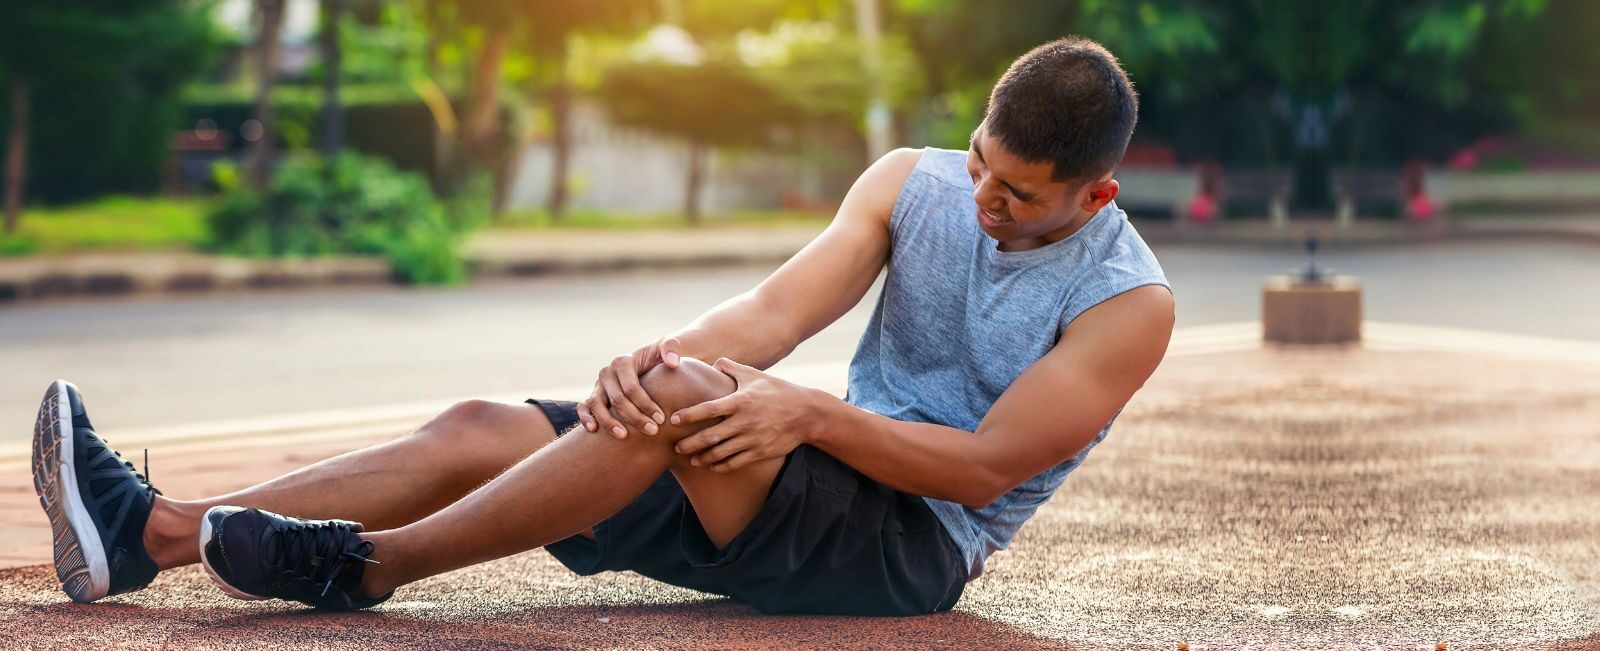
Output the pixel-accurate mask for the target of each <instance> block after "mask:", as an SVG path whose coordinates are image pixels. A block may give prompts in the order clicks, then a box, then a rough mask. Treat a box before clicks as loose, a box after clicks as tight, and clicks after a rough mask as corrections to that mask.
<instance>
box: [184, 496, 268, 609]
mask: <svg viewBox="0 0 1600 651" xmlns="http://www.w3.org/2000/svg"><path fill="white" fill-rule="evenodd" d="M233 508H237V507H232V506H213V507H211V508H209V509H206V513H205V515H203V516H200V566H201V567H204V568H206V576H209V577H211V582H212V583H215V584H217V587H218V588H222V591H223V592H226V593H228V596H230V597H233V598H234V599H242V600H244V601H262V600H264V599H267V597H262V596H258V595H253V594H250V593H248V592H243V591H240V590H239V589H238V588H235V587H233V586H231V585H228V582H227V581H224V580H222V575H220V574H217V570H216V568H213V567H211V558H210V557H209V556H206V543H208V542H210V541H211V533H212V529H211V514H212V513H214V512H216V511H219V510H222V509H233Z"/></svg>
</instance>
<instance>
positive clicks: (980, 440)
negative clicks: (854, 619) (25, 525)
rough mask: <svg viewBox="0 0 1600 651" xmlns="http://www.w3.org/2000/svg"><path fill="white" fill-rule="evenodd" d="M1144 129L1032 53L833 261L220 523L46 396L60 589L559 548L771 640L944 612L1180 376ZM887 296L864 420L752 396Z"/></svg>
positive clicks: (349, 571)
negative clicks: (575, 377) (1134, 409)
mask: <svg viewBox="0 0 1600 651" xmlns="http://www.w3.org/2000/svg"><path fill="white" fill-rule="evenodd" d="M1136 114H1137V99H1136V95H1135V94H1134V91H1133V87H1132V85H1131V84H1130V82H1129V81H1128V79H1127V77H1126V75H1125V74H1124V73H1123V72H1122V70H1121V69H1120V67H1119V66H1118V64H1117V62H1116V60H1115V58H1113V57H1112V55H1111V54H1110V53H1109V52H1107V51H1106V50H1105V49H1104V48H1101V47H1100V46H1099V45H1097V44H1095V43H1093V42H1090V41H1086V40H1080V39H1064V40H1060V41H1056V42H1052V43H1049V44H1046V45H1043V46H1040V47H1039V48H1036V49H1034V50H1033V51H1031V52H1029V53H1028V54H1027V55H1025V56H1023V57H1022V58H1020V59H1018V60H1017V61H1016V62H1015V63H1014V64H1013V65H1012V66H1011V68H1010V69H1009V70H1008V71H1007V72H1006V73H1005V75H1004V76H1003V77H1002V78H1001V79H1000V81H999V82H998V83H997V84H996V85H995V88H994V90H993V93H992V95H991V97H990V102H989V107H988V110H987V112H986V115H985V119H984V121H983V123H982V124H980V125H979V126H978V127H977V129H976V131H974V133H973V136H972V142H971V148H970V150H969V151H967V152H965V153H963V152H956V151H944V150H934V149H928V150H924V151H915V150H899V151H895V152H892V153H890V154H888V155H886V156H884V157H883V158H882V159H880V160H878V161H877V162H876V163H874V164H873V165H872V166H871V167H870V168H869V169H868V170H867V171H866V172H865V173H863V174H862V176H861V178H860V179H859V180H858V181H857V182H856V183H855V185H854V186H853V187H852V188H851V190H850V192H849V193H848V195H847V196H846V197H845V199H844V201H843V203H842V205H841V207H840V209H839V212H838V215H837V217H835V219H834V221H833V223H832V225H830V226H829V227H828V229H827V230H826V231H825V232H823V234H822V235H820V236H819V237H818V238H817V239H816V240H815V241H814V242H812V243H811V244H810V245H808V246H807V247H806V248H805V249H804V250H803V251H801V252H800V253H799V254H797V255H796V256H795V257H794V258H793V259H791V260H789V261H788V262H787V263H786V264H784V265H783V267H782V268H780V269H778V270H777V271H776V272H774V273H773V274H772V276H771V277H769V278H767V279H766V280H765V281H763V282H762V283H761V284H760V285H759V286H758V287H756V288H755V289H753V290H751V291H749V292H747V293H745V294H742V295H740V296H737V297H735V298H733V299H730V300H729V301H727V302H725V303H723V304H722V305H719V306H717V307H716V308H714V309H712V310H711V311H709V312H707V313H706V314H704V315H703V316H701V317H700V318H699V319H697V320H696V321H694V322H693V323H691V324H689V325H688V326H686V327H684V328H683V329H681V330H679V331H678V332H676V333H672V334H671V335H670V336H667V337H664V338H662V339H661V340H659V341H657V342H654V343H651V344H649V345H646V346H644V347H642V348H640V349H639V350H637V351H635V352H634V353H632V354H631V355H624V356H621V357H618V358H617V359H615V360H613V361H612V362H611V363H610V364H609V365H608V366H606V367H605V368H604V369H602V370H601V371H600V374H599V377H598V379H597V381H596V384H595V390H594V393H593V395H591V396H590V397H589V398H588V399H586V400H585V401H583V403H581V404H574V403H568V402H560V401H550V400H530V401H528V404H525V405H502V404H493V403H487V402H483V401H467V402H463V403H460V404H458V405H456V406H454V407H452V408H451V409H449V410H447V411H445V412H444V413H442V414H440V415H439V416H438V417H436V418H435V419H433V420H432V421H431V422H429V423H427V424H425V425H423V426H422V427H421V428H419V429H417V430H416V431H414V432H412V433H410V434H408V435H406V436H403V437H400V438H399V439H396V440H394V441H391V442H388V443H385V444H382V445H378V446H375V447H372V448H368V449H364V450H359V451H355V452H352V453H349V454H345V455H342V456H338V457H335V458H332V459H328V460H326V461H323V462H320V463H317V464H314V465H312V466H310V467H307V468H304V469H302V470H299V471H296V472H293V473H290V474H288V475H285V476H283V477H279V478H277V479H273V480H271V481H268V482H266V483H264V484H261V485H258V486H255V487H252V488H248V489H245V490H243V491H240V492H237V493H233V494H230V495H223V496H220V497H213V498H209V499H204V500H197V501H179V500H173V499H170V498H167V497H165V496H161V495H160V493H159V492H158V491H156V490H155V489H154V488H153V487H152V486H150V484H149V482H148V481H147V480H146V479H145V478H144V476H143V475H141V474H139V473H137V472H135V471H134V468H133V465H132V464H131V463H126V462H124V461H123V460H122V459H121V457H120V456H118V455H117V454H116V453H115V452H114V451H112V450H111V448H110V447H109V446H108V445H107V444H105V443H104V441H103V440H102V439H100V438H98V436H97V435H96V434H95V433H94V431H93V426H92V424H91V423H90V422H89V419H88V416H87V412H86V411H85V408H84V404H83V401H82V398H81V396H80V395H79V394H78V392H77V390H76V389H75V388H74V387H72V386H71V385H70V384H67V383H66V382H57V383H56V384H54V385H52V387H51V388H50V390H49V392H48V393H47V394H46V398H45V402H44V405H43V406H42V407H41V410H40V417H39V421H38V425H37V427H36V436H35V447H34V468H35V469H34V473H35V475H34V478H35V487H36V488H37V489H38V490H39V493H40V502H41V503H42V504H43V505H44V507H45V511H46V512H47V513H48V514H49V517H50V518H51V522H52V525H53V527H52V528H53V531H54V532H55V536H56V546H55V552H56V554H55V561H56V570H57V573H58V575H59V577H60V578H61V581H62V585H63V587H64V589H65V590H66V591H67V593H68V594H69V595H70V596H71V597H72V598H73V599H75V600H78V601H93V600H96V599H99V598H102V597H104V596H106V595H110V594H117V593H121V592H127V591H131V590H137V589H139V588H141V587H143V586H144V585H146V584H148V583H149V582H150V580H151V579H152V578H153V577H154V576H155V575H156V573H157V572H159V571H161V570H165V569H170V568H173V567H178V566H181V565H185V564H188V563H195V562H199V563H201V564H202V565H203V566H204V567H205V569H206V571H207V572H208V573H209V574H210V576H211V578H212V579H213V580H214V581H215V582H216V583H217V584H218V585H219V586H220V587H221V588H222V589H223V590H224V591H226V592H227V593H228V594H230V595H232V596H235V597H238V598H242V599H265V598H279V599H290V600H296V601H300V602H303V603H306V604H310V605H313V606H317V607H326V608H340V609H348V608H364V607H368V606H372V605H375V604H378V603H380V602H382V601H383V600H385V599H387V598H389V596H390V595H392V594H393V591H394V590H395V589H396V588H399V587H400V586H403V585H405V584H407V583H410V582H413V581H416V580H418V579H421V578H424V577H428V576H432V575H435V574H439V573H441V572H445V571H449V570H453V569H456V568H461V567H465V566H468V565H472V564H475V563H481V562H484V561H488V560H492V559H496V558H500V557H503V556H507V555H510V554H514V553H517V552H521V551H524V550H528V549H532V548H534V547H541V546H543V547H546V548H547V549H549V551H550V552H551V553H552V554H554V555H555V556H556V557H557V558H558V559H560V560H561V561H562V562H563V563H565V564H566V565H567V566H568V567H570V568H572V569H573V570H574V571H576V572H578V573H580V574H593V573H596V572H601V571H608V570H610V571H620V570H626V571H633V572H637V573H639V574H642V575H645V576H649V577H652V578H655V579H658V580H661V581H664V582H667V583H671V584H674V585H680V586H685V587H688V588H692V589H696V590H703V591H706V592H712V593H717V594H723V595H729V596H732V597H734V598H737V599H739V600H742V601H745V602H748V603H750V604H752V605H754V606H755V607H756V608H758V609H760V610H762V611H764V612H775V613H776V612H783V613H842V614H869V615H906V614H917V613H927V612H935V611H940V610H945V609H949V608H950V607H952V606H953V605H954V604H955V602H956V600H957V599H958V598H959V596H960V594H961V591H962V589H963V587H964V586H965V585H966V583H967V582H968V581H970V580H971V579H973V578H976V577H977V576H978V575H979V574H981V572H982V570H983V563H984V560H985V558H987V557H988V555H989V554H991V553H992V552H994V551H995V550H998V549H1002V548H1004V547H1005V546H1006V545H1007V543H1008V542H1009V541H1010V539H1011V538H1012V536H1013V535H1014V534H1015V533H1016V531H1017V530H1018V528H1019V527H1021V525H1022V523H1023V522H1024V521H1025V520H1027V519H1028V518H1029V517H1030V516H1031V515H1032V514H1033V513H1034V511H1035V510H1036V509H1038V507H1039V506H1040V505H1042V504H1043V503H1044V502H1045V501H1046V500H1047V499H1048V498H1049V496H1050V495H1051V493H1052V492H1054V491H1055V490H1056V488H1057V487H1059V486H1060V485H1061V483H1062V480H1063V479H1064V477H1065V476H1066V474H1067V473H1068V472H1069V471H1071V470H1072V469H1073V468H1075V467H1076V466H1077V465H1078V464H1079V463H1081V462H1082V460H1083V458H1084V455H1085V454H1086V453H1087V451H1088V449H1089V448H1090V447H1092V446H1093V445H1094V444H1095V443H1096V442H1098V441H1099V440H1101V439H1102V438H1104V437H1105V435H1106V433H1107V431H1108V430H1109V428H1110V425H1111V423H1112V421H1113V420H1114V419H1115V417H1116V415H1117V414H1118V413H1119V412H1120V410H1121V408H1122V407H1123V405H1124V404H1125V403H1126V402H1127V401H1128V399H1129V398H1130V397H1131V396H1132V395H1133V393H1134V392H1135V391H1136V390H1137V389H1138V388H1139V387H1140V386H1142V385H1143V383H1144V381H1145V380H1146V379H1147V378H1148V377H1149V375H1150V374H1151V373H1152V372H1153V371H1154V369H1155V368H1156V366H1157V364H1159V362H1160V360H1161V358H1162V356H1163V355H1164V354H1165V351H1166V345H1167V342H1168V338H1169V337H1170V335H1171V330H1172V324H1173V309H1174V306H1173V300H1172V296H1171V293H1170V291H1169V289H1168V288H1167V284H1166V280H1165V277H1164V276H1163V274H1162V271H1161V268H1160V266H1159V265H1158V264H1157V262H1156V260H1155V258H1154V256H1152V255H1151V253H1150V251H1149V249H1148V248H1147V247H1146V246H1145V245H1144V243H1143V241H1142V240H1141V239H1140V238H1139V236H1138V234H1137V233H1136V232H1135V231H1134V229H1133V227H1132V226H1131V225H1129V223H1128V221H1127V217H1126V215H1124V214H1123V213H1122V211H1120V210H1118V209H1117V208H1116V205H1115V204H1114V203H1113V199H1115V197H1116V195H1117V190H1118V185H1117V182H1116V181H1115V180H1113V179H1112V173H1113V171H1114V170H1115V168H1116V165H1117V164H1118V162H1119V161H1120V160H1121V158H1122V155H1123V152H1124V151H1125V149H1126V147H1127V143H1128V139H1129V137H1130V136H1131V134H1132V132H1133V126H1134V122H1135V118H1136ZM885 267H887V270H888V275H887V279H886V281H885V283H884V289H883V293H882V295H881V296H880V297H879V299H878V306H877V310H876V312H875V313H874V315H873V317H872V320H871V322H870V324H869V325H868V327H867V331H866V333H865V334H864V335H863V336H862V339H861V343H860V346H859V348H858V349H857V351H856V354H855V358H854V360H853V361H852V363H851V366H850V381H849V392H848V396H847V398H846V399H844V400H840V399H839V398H837V397H835V396H833V395H830V394H828V393H825V392H823V391H819V390H815V389H810V388H806V387H801V386H797V385H794V384H792V383H789V382H786V381H783V380H780V379H778V378H776V377H773V376H771V375H768V374H766V373H764V372H763V371H762V370H761V369H765V368H767V367H769V366H770V365H772V364H774V363H776V362H777V361H779V360H781V359H783V358H784V357H785V356H786V355H788V354H789V353H790V351H792V350H794V348H795V347H796V346H797V345H799V344H800V343H801V342H803V341H805V340H806V339H807V338H808V337H810V336H812V335H813V334H815V333H816V332H818V331H819V330H821V329H823V328H824V327H825V326H827V325H828V324H829V323H832V322H833V321H834V320H835V319H837V318H838V317H839V316H840V315H842V314H843V313H844V312H845V311H847V310H848V309H849V308H850V307H851V306H853V305H855V304H856V303H857V302H858V301H859V300H860V299H861V298H862V297H863V295H865V293H866V292H867V290H868V288H869V287H871V286H872V284H873V282H874V280H875V279H876V278H877V276H878V275H879V273H880V272H881V271H883V270H884V269H885ZM701 359H706V360H715V364H714V365H708V364H705V363H703V362H701V361H699V360H701ZM486 482H487V483H486ZM277 513H284V514H292V515H293V516H297V517H286V516H282V515H277ZM299 518H344V519H342V520H303V519H299ZM358 521H359V522H362V523H364V526H363V525H358V524H356V522H358Z"/></svg>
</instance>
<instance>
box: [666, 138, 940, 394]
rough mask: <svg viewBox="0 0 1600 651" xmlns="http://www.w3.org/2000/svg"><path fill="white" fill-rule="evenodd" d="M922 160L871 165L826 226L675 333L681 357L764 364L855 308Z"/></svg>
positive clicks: (910, 154) (910, 157) (893, 156)
mask: <svg viewBox="0 0 1600 651" xmlns="http://www.w3.org/2000/svg"><path fill="white" fill-rule="evenodd" d="M921 157H922V152H921V150H913V149H898V150H895V151H892V152H889V153H888V154H885V155H884V156H883V158H880V159H878V161H877V162H876V163H873V165H872V166H871V167H869V168H867V171H865V172H863V173H862V174H861V176H860V177H859V178H857V179H856V182H855V184H854V185H853V186H851V188H850V192H849V193H848V194H846V195H845V198H844V202H843V203H841V204H840V206H839V212H838V213H837V214H836V215H835V216H834V219H833V222H832V223H831V224H830V225H829V226H828V228H827V230H824V231H823V232H822V234H821V235H819V236H817V238H816V239H815V240H812V241H811V243H809V244H807V245H806V247H805V248H804V249H801V251H800V252H799V253H797V254H795V256H794V257H792V258H790V259H789V261H788V262H785V263H784V264H783V266H782V267H780V268H779V269H778V270H777V271H775V272H773V273H772V275H771V276H768V277H767V279H766V280H764V281H762V282H761V284H760V285H757V286H756V287H755V288H754V289H751V290H750V291H747V292H745V293H743V294H740V295H738V296H735V297H733V298H731V299H729V300H727V301H725V302H723V303H722V304H721V305H718V306H717V307H715V308H712V309H711V310H710V311H707V312H706V313H705V314H703V315H701V316H700V318H698V319H696V320H695V321H694V322H692V323H690V324H689V325H687V326H685V327H684V328H683V329H681V330H679V331H678V332H676V333H674V334H673V335H672V336H673V337H676V338H677V339H678V341H679V343H680V345H681V346H682V348H681V352H682V354H684V355H687V356H689V357H696V358H700V359H717V358H718V357H727V358H729V359H732V360H736V361H739V362H741V363H744V364H748V365H750V366H753V367H756V368H762V369H764V368H767V367H769V366H772V365H773V364H776V363H778V361H780V360H782V359H783V358H784V357H787V356H788V355H789V353H791V352H793V351H794V349H795V347H796V346H799V345H800V343H801V342H803V341H805V340H806V339H809V338H810V337H811V336H812V335H814V334H816V333H817V332H819V331H821V330H822V329H823V328H826V327H827V326H828V325H829V324H831V323H833V322H834V321H835V320H837V319H838V318H839V317H840V316H842V315H844V313H845V312H847V311H849V310H850V308H851V307H854V306H855V304H856V303H858V302H860V300H861V297H862V296H864V295H865V294H866V293H867V289H869V288H871V287H872V282H873V281H874V280H876V279H877V277H878V272H879V271H880V270H882V269H883V265H884V263H885V262H887V261H888V259H889V216H890V213H891V212H893V210H894V203H895V200H896V199H897V198H898V197H899V195H900V188H901V186H903V185H905V181H906V178H907V177H909V176H910V175H911V170H912V168H914V167H916V165H917V161H918V160H920V159H921Z"/></svg>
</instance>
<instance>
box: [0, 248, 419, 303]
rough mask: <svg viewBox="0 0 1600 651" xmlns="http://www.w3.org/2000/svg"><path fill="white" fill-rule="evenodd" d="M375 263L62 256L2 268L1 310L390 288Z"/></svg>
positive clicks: (382, 265) (384, 269) (382, 267)
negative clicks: (52, 303)
mask: <svg viewBox="0 0 1600 651" xmlns="http://www.w3.org/2000/svg"><path fill="white" fill-rule="evenodd" d="M389 282H393V281H392V272H391V271H390V269H389V264H388V263H387V262H385V261H383V260H382V259H378V258H310V259H295V260H245V259H240V258H228V257H222V256H207V255H200V254H194V253H182V254H130V255H111V254H105V255H82V256H63V257H50V258H37V259H24V260H17V261H4V262H0V304H5V303H10V302H18V301H24V300H27V301H32V300H41V299H55V298H65V297H83V296H88V297H97V296H116V295H127V294H160V293H168V294H192V293H200V292H209V291H227V290H248V289H276V288H301V287H326V286H335V285H371V284H379V283H389Z"/></svg>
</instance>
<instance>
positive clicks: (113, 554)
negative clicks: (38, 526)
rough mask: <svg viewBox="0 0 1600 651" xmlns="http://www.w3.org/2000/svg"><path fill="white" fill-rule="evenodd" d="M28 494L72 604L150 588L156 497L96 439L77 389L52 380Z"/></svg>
mask: <svg viewBox="0 0 1600 651" xmlns="http://www.w3.org/2000/svg"><path fill="white" fill-rule="evenodd" d="M33 490H34V492H36V493H38V494H39V505H40V506H43V507H44V512H45V514H46V515H48V516H49V517H50V534H51V536H53V537H54V538H55V550H54V551H55V562H56V578H58V579H61V589H62V590H65V591H66V593H67V596H69V597H72V600H73V601H79V602H85V603H87V602H90V601H95V600H98V599H102V598H104V597H107V596H109V595H114V594H122V593H124V592H133V591H134V590H138V589H141V588H143V587H145V586H147V585H149V584H150V580H151V579H154V578H155V577H156V572H157V571H158V569H159V568H157V567H156V562H155V559H153V558H151V557H150V554H149V552H146V551H145V548H144V527H145V522H146V521H147V520H148V519H149V517H150V507H151V506H152V505H154V504H155V500H156V495H159V494H160V493H161V491H158V490H156V489H155V487H154V486H151V485H150V482H149V480H147V479H145V476H144V475H141V474H139V473H137V472H134V469H133V464H132V463H129V462H127V461H124V460H123V459H122V455H119V454H117V451H116V450H113V449H111V446H110V445H109V444H108V443H107V442H106V441H105V440H104V439H102V438H100V437H99V436H97V435H95V433H94V426H93V425H91V424H89V415H88V414H87V413H86V412H85V411H84V408H83V397H82V396H80V395H79V394H78V388H77V387H75V386H72V383H70V382H67V381H66V380H56V381H55V383H54V384H51V385H50V388H49V389H48V390H46V391H45V393H44V402H43V403H41V404H40V405H39V419H38V421H36V422H35V424H34V428H33Z"/></svg>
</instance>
